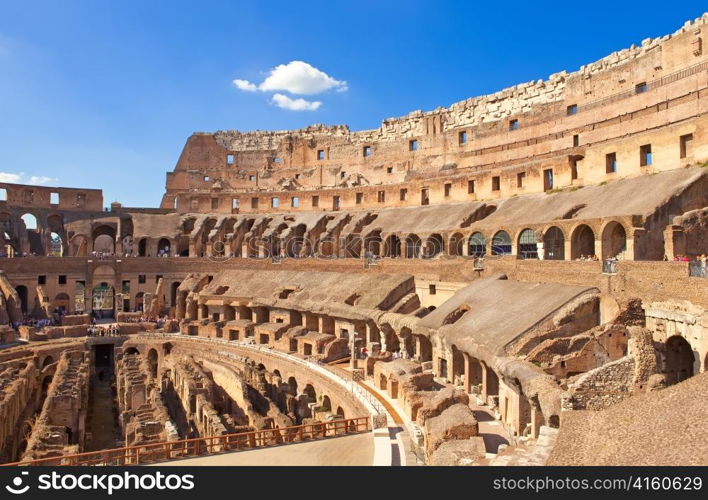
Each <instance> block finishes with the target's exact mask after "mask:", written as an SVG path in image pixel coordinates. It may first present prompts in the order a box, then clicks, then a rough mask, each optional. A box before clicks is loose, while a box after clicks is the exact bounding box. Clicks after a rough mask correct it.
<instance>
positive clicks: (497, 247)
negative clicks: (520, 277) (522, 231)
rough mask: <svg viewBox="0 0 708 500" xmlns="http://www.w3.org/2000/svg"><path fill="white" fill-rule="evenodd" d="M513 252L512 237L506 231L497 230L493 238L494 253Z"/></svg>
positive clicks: (506, 253)
mask: <svg viewBox="0 0 708 500" xmlns="http://www.w3.org/2000/svg"><path fill="white" fill-rule="evenodd" d="M510 253H511V238H510V237H509V233H507V232H506V231H497V233H496V234H495V235H494V237H493V238H492V255H508V254H510Z"/></svg>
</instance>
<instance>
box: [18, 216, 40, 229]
mask: <svg viewBox="0 0 708 500" xmlns="http://www.w3.org/2000/svg"><path fill="white" fill-rule="evenodd" d="M20 219H22V222H24V224H25V229H26V230H27V231H37V230H38V229H39V225H38V223H37V216H36V215H35V214H33V213H32V212H25V213H24V214H22V215H21V216H20Z"/></svg>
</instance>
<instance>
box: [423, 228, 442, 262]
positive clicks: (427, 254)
mask: <svg viewBox="0 0 708 500" xmlns="http://www.w3.org/2000/svg"><path fill="white" fill-rule="evenodd" d="M444 251H445V242H444V240H443V237H442V236H441V235H440V234H439V233H434V234H431V235H430V236H428V238H427V239H426V240H425V248H424V249H423V258H426V259H432V258H433V257H435V256H437V255H439V254H441V253H443V252H444Z"/></svg>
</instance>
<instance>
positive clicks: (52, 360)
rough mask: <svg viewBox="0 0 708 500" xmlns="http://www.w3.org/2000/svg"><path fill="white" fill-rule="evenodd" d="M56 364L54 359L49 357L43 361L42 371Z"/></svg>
mask: <svg viewBox="0 0 708 500" xmlns="http://www.w3.org/2000/svg"><path fill="white" fill-rule="evenodd" d="M52 363H54V358H53V357H51V356H47V357H45V358H44V359H43V360H42V370H44V369H45V368H46V367H48V366H49V365H51V364H52Z"/></svg>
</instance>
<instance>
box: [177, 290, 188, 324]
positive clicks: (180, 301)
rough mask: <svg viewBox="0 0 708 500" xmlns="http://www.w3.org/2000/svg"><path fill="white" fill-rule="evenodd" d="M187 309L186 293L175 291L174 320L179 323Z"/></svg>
mask: <svg viewBox="0 0 708 500" xmlns="http://www.w3.org/2000/svg"><path fill="white" fill-rule="evenodd" d="M186 309H187V293H186V292H180V291H179V290H178V291H177V307H176V311H175V319H176V320H177V321H181V320H183V319H184V317H185V313H186Z"/></svg>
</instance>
